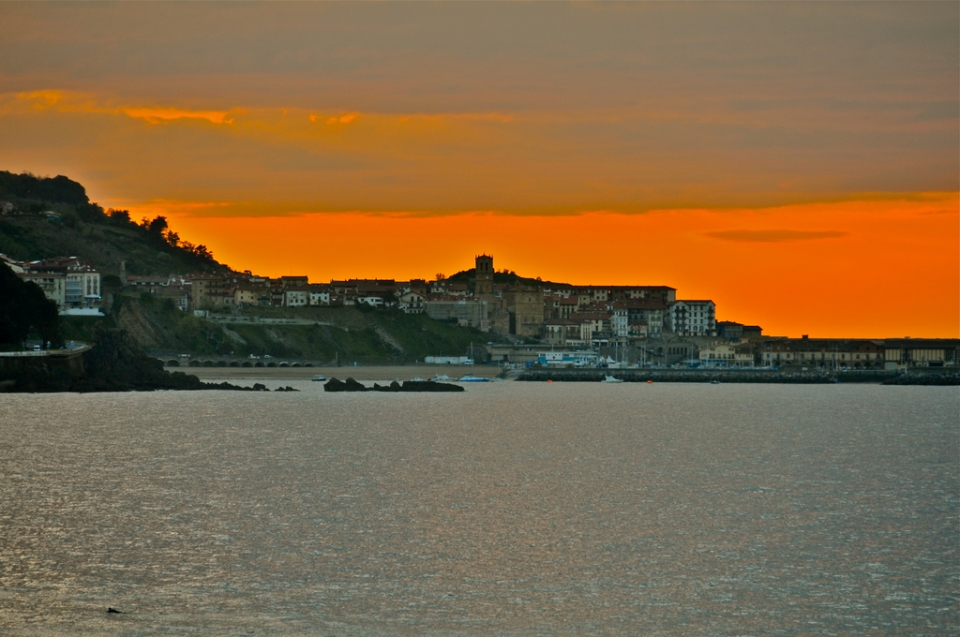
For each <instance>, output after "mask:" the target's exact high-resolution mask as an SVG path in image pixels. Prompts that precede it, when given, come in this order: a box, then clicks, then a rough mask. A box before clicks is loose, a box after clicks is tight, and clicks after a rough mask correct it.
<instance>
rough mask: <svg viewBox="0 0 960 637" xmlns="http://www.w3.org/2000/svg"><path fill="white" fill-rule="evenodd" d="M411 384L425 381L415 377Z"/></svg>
mask: <svg viewBox="0 0 960 637" xmlns="http://www.w3.org/2000/svg"><path fill="white" fill-rule="evenodd" d="M410 382H411V383H422V382H423V379H422V378H420V377H419V376H414V377H413V378H411V379H410Z"/></svg>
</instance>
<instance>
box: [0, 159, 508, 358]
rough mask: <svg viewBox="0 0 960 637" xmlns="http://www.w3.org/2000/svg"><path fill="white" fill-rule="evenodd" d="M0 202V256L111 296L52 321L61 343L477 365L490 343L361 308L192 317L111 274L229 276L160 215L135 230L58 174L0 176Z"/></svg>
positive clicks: (427, 321)
mask: <svg viewBox="0 0 960 637" xmlns="http://www.w3.org/2000/svg"><path fill="white" fill-rule="evenodd" d="M3 202H9V204H12V209H10V208H11V205H7V206H6V208H7V210H6V211H5V214H4V215H3V216H2V217H0V252H2V253H5V254H7V255H9V256H10V257H12V258H13V259H16V260H22V261H32V260H37V259H43V258H48V257H55V256H77V257H81V258H84V259H88V260H89V261H91V262H93V264H94V265H95V266H96V268H97V269H98V270H99V271H100V272H101V274H102V275H104V281H103V287H104V290H105V291H108V292H110V293H111V294H112V296H111V297H108V298H112V306H111V307H108V308H104V309H105V311H106V312H107V316H106V317H103V318H99V319H95V318H77V317H67V316H64V317H61V320H60V324H61V326H62V332H63V336H64V338H65V339H66V340H75V341H86V342H92V341H93V340H94V338H95V335H96V333H97V329H98V327H108V328H109V327H120V328H123V329H124V330H125V332H126V334H127V335H128V337H129V338H130V339H131V343H132V344H134V345H135V346H137V347H141V348H143V349H145V350H148V351H152V352H154V353H156V354H157V355H169V354H171V353H172V354H180V353H189V354H196V355H217V354H222V355H233V356H238V357H247V356H250V355H254V356H263V355H270V356H274V357H288V358H300V359H308V360H314V361H358V362H366V363H371V362H392V363H404V362H414V361H417V360H423V358H424V357H425V356H430V355H463V354H466V353H467V352H468V351H469V350H470V349H471V346H472V347H473V350H474V353H475V354H476V355H477V357H478V358H480V359H482V356H483V349H482V345H483V344H484V343H486V342H487V340H489V338H490V335H488V334H483V333H481V332H479V331H478V330H474V329H467V328H461V327H459V326H457V325H455V324H452V323H445V322H440V321H435V320H433V319H431V318H429V317H427V316H425V315H413V314H411V315H407V314H404V313H402V312H399V311H397V310H374V309H372V308H367V307H342V308H329V307H304V308H274V307H252V308H246V309H245V310H244V319H246V321H236V320H233V319H231V318H230V317H228V316H226V315H223V316H220V317H219V320H208V319H206V318H201V317H197V316H194V315H193V314H192V313H184V312H182V311H180V310H178V309H177V308H176V307H175V306H174V305H173V303H172V302H171V301H163V300H161V299H158V298H156V297H154V296H151V295H150V294H138V293H134V292H131V291H129V290H121V289H120V281H119V279H117V278H116V277H117V275H118V274H119V271H120V262H121V261H126V269H127V273H129V274H133V275H151V274H159V275H165V274H188V273H192V272H216V271H223V272H226V271H229V268H228V267H227V266H226V265H223V264H220V263H218V262H217V261H216V260H214V259H213V256H212V255H211V254H210V253H209V252H208V251H207V250H206V248H205V247H204V246H202V245H199V246H194V245H192V244H189V243H186V242H183V241H180V239H179V237H178V236H177V234H176V232H175V231H174V230H173V229H171V228H169V227H167V224H166V220H165V219H164V218H163V217H156V218H155V219H153V220H146V219H145V220H143V221H142V222H141V223H139V224H138V223H135V222H133V221H132V220H131V219H130V215H129V213H128V212H127V211H124V210H107V211H104V210H103V209H102V208H100V206H98V205H97V204H95V203H91V202H90V201H89V199H88V198H87V195H86V192H85V190H84V188H83V186H82V185H80V184H78V183H77V182H74V181H71V180H70V179H68V178H66V177H62V176H58V177H54V178H43V177H35V176H33V175H29V174H24V175H15V174H13V173H9V172H3V171H0V206H3ZM513 276H515V275H513ZM212 318H214V319H217V318H218V317H212ZM257 319H262V321H260V322H258V321H257ZM281 320H283V321H286V323H281V322H280V321H281ZM291 320H292V321H293V323H290V321H291Z"/></svg>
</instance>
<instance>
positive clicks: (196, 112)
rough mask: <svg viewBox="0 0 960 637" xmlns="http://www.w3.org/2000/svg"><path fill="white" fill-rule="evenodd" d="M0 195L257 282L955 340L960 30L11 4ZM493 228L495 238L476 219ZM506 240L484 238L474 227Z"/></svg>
mask: <svg viewBox="0 0 960 637" xmlns="http://www.w3.org/2000/svg"><path fill="white" fill-rule="evenodd" d="M0 21H2V23H3V24H5V25H6V26H7V27H8V28H7V30H6V34H5V36H4V38H2V39H0V60H3V62H2V63H0V138H2V139H3V140H4V142H3V144H2V145H0V169H3V170H11V171H16V172H19V171H31V172H34V173H36V174H41V175H56V174H64V175H67V176H69V177H71V178H73V179H76V180H78V181H80V182H81V183H83V184H84V185H85V186H86V187H87V189H88V193H89V194H90V196H91V198H92V199H93V200H94V201H97V202H99V203H100V204H101V205H104V206H105V207H118V208H126V209H129V210H130V211H131V213H132V216H133V217H134V218H135V219H136V218H139V217H141V216H150V217H152V216H154V215H157V214H163V215H166V216H167V217H168V218H169V220H170V222H171V225H172V227H173V228H174V229H175V230H177V231H178V232H179V234H180V235H181V237H183V238H184V239H187V240H190V241H193V242H195V243H203V244H206V245H207V246H208V247H210V248H211V249H212V250H213V252H214V254H215V256H216V257H217V258H218V259H220V260H221V261H224V262H226V263H228V264H230V265H231V266H232V267H234V268H237V269H250V270H253V271H256V272H258V273H261V274H269V275H280V274H291V273H307V274H309V275H310V277H311V279H312V280H316V281H325V280H329V279H331V278H334V277H338V278H341V277H354V276H355V277H380V278H397V279H403V278H409V277H432V276H433V275H434V274H436V273H437V272H444V273H446V274H451V273H453V272H456V271H458V270H461V269H465V268H468V267H471V265H472V259H473V256H474V255H475V254H478V253H482V252H485V253H488V254H493V255H494V257H495V259H496V261H495V265H496V267H498V268H508V269H512V270H515V271H517V272H518V273H520V274H524V275H529V276H541V277H543V278H545V279H553V280H562V281H568V282H573V283H611V284H614V283H615V284H628V283H638V284H652V285H670V286H673V287H676V288H677V289H678V294H679V296H680V298H688V299H690V298H704V297H706V298H711V299H713V300H714V301H716V302H717V305H718V315H719V317H720V318H721V319H730V320H738V321H741V322H748V323H758V324H760V325H762V326H763V327H764V329H765V331H766V332H767V333H775V334H788V335H799V334H802V333H809V334H811V335H812V336H813V335H815V336H842V335H848V336H874V337H883V336H902V335H911V336H954V337H955V336H958V335H960V280H958V278H960V198H958V192H960V98H958V95H960V64H958V62H957V60H958V59H960V5H958V4H957V3H913V4H909V5H908V4H899V3H779V4H773V3H767V4H764V3H760V4H757V3H750V4H747V3H743V4H737V3H716V4H697V3H676V4H671V3H635V4H612V3H609V4H608V3H605V4H568V5H561V4H539V3H521V4H513V5H509V4H491V5H485V4H437V3H422V4H418V3H395V4H391V3H382V4H366V3H357V4H347V3H317V4H314V3H290V4H274V3H271V4H260V3H237V4H235V3H193V4H187V3H184V4H168V3H129V4H123V3H121V4H99V3H98V4H88V3H70V4H54V3H42V4H30V3H0ZM478 211H479V212H478ZM484 211H489V212H484Z"/></svg>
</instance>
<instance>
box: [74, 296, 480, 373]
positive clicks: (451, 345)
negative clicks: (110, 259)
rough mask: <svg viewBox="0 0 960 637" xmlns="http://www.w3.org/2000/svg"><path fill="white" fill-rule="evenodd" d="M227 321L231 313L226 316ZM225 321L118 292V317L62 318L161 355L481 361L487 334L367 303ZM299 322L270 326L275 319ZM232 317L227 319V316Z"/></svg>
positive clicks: (78, 330) (89, 332)
mask: <svg viewBox="0 0 960 637" xmlns="http://www.w3.org/2000/svg"><path fill="white" fill-rule="evenodd" d="M224 318H226V317H224ZM255 318H259V319H261V320H262V321H264V322H220V321H212V320H208V319H205V318H201V317H197V316H194V315H193V314H187V313H184V312H181V311H180V310H178V309H176V307H174V305H173V304H172V303H171V302H169V301H163V300H160V299H158V298H156V297H154V296H151V295H149V294H143V295H129V296H125V295H120V296H118V297H117V299H116V302H115V308H114V317H105V318H102V319H93V318H78V317H62V321H61V322H62V324H63V331H64V337H65V338H66V339H67V340H78V341H89V340H91V339H92V336H93V334H94V333H95V332H96V327H97V325H98V324H103V323H109V324H111V325H112V324H114V322H115V323H116V325H118V326H119V327H122V328H123V329H124V330H125V331H126V333H127V334H128V335H129V337H130V338H131V339H132V341H133V342H134V343H136V344H137V345H138V346H139V347H142V348H144V349H146V350H148V351H151V352H154V353H155V354H156V355H158V356H164V357H168V356H170V355H177V354H191V355H194V354H195V355H232V356H237V357H248V356H251V355H253V356H263V355H270V356H273V357H276V358H282V357H286V358H299V359H307V360H312V361H321V362H322V361H341V362H343V361H358V362H364V363H378V362H383V363H386V362H391V363H412V362H416V361H418V360H419V361H422V360H423V358H424V357H425V356H430V355H444V354H445V355H463V354H466V353H467V352H468V351H470V349H471V345H472V348H473V350H474V353H475V354H476V356H477V357H478V358H482V356H483V351H484V350H483V347H482V346H483V344H485V343H486V342H487V341H488V340H489V335H488V334H484V333H482V332H480V331H478V330H475V329H469V328H462V327H458V326H457V325H455V324H452V323H444V322H441V321H435V320H433V319H431V318H429V317H427V316H425V315H417V314H404V313H403V312H400V311H397V310H374V309H365V308H362V307H357V308H353V307H344V308H326V307H305V308H251V311H249V312H245V319H248V320H250V321H252V320H253V319H255ZM279 319H283V320H291V319H292V320H294V321H296V322H297V323H298V324H292V325H291V324H271V323H269V322H267V321H271V320H279ZM226 320H230V319H226Z"/></svg>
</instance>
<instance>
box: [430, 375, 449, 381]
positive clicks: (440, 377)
mask: <svg viewBox="0 0 960 637" xmlns="http://www.w3.org/2000/svg"><path fill="white" fill-rule="evenodd" d="M430 380H432V381H433V382H435V383H448V382H450V377H449V376H447V375H446V374H437V375H436V376H434V377H433V378H431V379H430Z"/></svg>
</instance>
